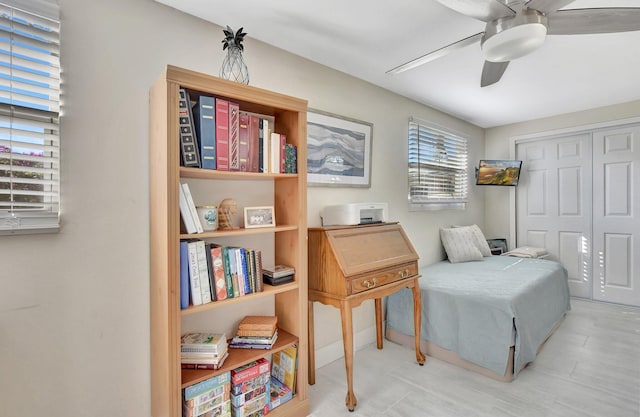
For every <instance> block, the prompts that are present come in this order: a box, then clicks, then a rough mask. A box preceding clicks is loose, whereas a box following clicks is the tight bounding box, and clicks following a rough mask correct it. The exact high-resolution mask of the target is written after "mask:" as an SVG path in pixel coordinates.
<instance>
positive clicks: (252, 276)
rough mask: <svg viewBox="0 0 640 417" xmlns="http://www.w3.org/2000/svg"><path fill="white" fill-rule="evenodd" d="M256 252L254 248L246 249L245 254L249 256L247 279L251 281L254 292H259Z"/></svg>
mask: <svg viewBox="0 0 640 417" xmlns="http://www.w3.org/2000/svg"><path fill="white" fill-rule="evenodd" d="M255 252H256V251H255V250H253V249H245V255H246V257H247V279H248V281H249V289H250V290H251V292H252V293H254V292H257V291H256V261H255Z"/></svg>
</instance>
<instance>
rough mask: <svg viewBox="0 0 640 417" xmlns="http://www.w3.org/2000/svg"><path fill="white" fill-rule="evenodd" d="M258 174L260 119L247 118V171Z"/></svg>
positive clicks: (254, 117) (255, 117)
mask: <svg viewBox="0 0 640 417" xmlns="http://www.w3.org/2000/svg"><path fill="white" fill-rule="evenodd" d="M248 171H250V172H260V117H258V116H254V115H250V116H249V169H248Z"/></svg>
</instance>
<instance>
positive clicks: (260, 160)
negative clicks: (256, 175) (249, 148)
mask: <svg viewBox="0 0 640 417" xmlns="http://www.w3.org/2000/svg"><path fill="white" fill-rule="evenodd" d="M258 172H265V170H264V119H263V118H259V119H258Z"/></svg>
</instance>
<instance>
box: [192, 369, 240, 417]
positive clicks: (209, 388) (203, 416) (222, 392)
mask: <svg viewBox="0 0 640 417" xmlns="http://www.w3.org/2000/svg"><path fill="white" fill-rule="evenodd" d="M230 394H231V373H230V372H229V371H227V372H223V373H221V374H220V375H216V376H214V377H213V378H209V379H205V380H204V381H201V382H198V383H197V384H194V385H190V386H188V387H186V388H185V389H184V390H183V393H182V398H183V401H182V417H214V416H215V417H230V416H231V396H230Z"/></svg>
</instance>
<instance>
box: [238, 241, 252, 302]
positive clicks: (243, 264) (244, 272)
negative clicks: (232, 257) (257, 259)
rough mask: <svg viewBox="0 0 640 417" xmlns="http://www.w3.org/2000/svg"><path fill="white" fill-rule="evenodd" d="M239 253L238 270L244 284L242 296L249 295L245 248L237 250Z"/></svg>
mask: <svg viewBox="0 0 640 417" xmlns="http://www.w3.org/2000/svg"><path fill="white" fill-rule="evenodd" d="M238 252H239V253H240V257H239V261H240V269H241V270H242V282H243V284H244V294H245V295H246V294H251V285H250V284H249V270H248V269H247V250H246V249H245V248H240V249H238Z"/></svg>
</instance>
